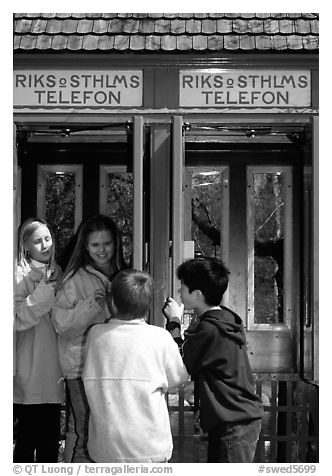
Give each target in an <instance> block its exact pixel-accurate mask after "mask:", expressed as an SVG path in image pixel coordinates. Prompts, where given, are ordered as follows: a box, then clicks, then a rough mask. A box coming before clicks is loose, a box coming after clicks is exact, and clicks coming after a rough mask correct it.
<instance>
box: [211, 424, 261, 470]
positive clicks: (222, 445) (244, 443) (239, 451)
mask: <svg viewBox="0 0 332 476" xmlns="http://www.w3.org/2000/svg"><path fill="white" fill-rule="evenodd" d="M260 430H261V419H258V420H251V421H247V422H241V423H237V424H234V423H225V424H224V425H222V427H218V428H217V429H215V430H212V431H209V432H208V460H207V462H208V463H252V461H253V459H254V456H255V451H256V446H257V441H258V438H259V434H260Z"/></svg>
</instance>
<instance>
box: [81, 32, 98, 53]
mask: <svg viewBox="0 0 332 476" xmlns="http://www.w3.org/2000/svg"><path fill="white" fill-rule="evenodd" d="M97 47H98V37H97V36H94V35H86V36H84V37H83V44H82V48H83V49H84V50H87V51H92V50H95V49H97Z"/></svg>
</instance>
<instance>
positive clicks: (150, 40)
mask: <svg viewBox="0 0 332 476" xmlns="http://www.w3.org/2000/svg"><path fill="white" fill-rule="evenodd" d="M145 48H146V49H147V50H159V49H160V36H157V35H148V36H146V37H145Z"/></svg>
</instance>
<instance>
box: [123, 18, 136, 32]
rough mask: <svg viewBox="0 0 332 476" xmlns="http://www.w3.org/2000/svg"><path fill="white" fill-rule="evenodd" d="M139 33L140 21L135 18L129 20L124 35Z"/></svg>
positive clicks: (124, 28) (124, 27)
mask: <svg viewBox="0 0 332 476" xmlns="http://www.w3.org/2000/svg"><path fill="white" fill-rule="evenodd" d="M138 31H139V21H138V20H135V19H134V18H128V20H126V21H125V24H124V25H123V33H130V34H131V35H132V34H134V33H138Z"/></svg>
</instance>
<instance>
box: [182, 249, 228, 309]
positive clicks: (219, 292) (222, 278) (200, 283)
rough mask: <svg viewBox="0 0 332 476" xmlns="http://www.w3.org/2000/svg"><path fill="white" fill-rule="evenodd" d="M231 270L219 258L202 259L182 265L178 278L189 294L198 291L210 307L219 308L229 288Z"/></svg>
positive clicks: (192, 260)
mask: <svg viewBox="0 0 332 476" xmlns="http://www.w3.org/2000/svg"><path fill="white" fill-rule="evenodd" d="M228 275H229V270H228V268H227V267H226V266H225V264H224V263H223V261H221V259H219V258H211V257H206V258H205V257H204V258H203V257H200V258H193V259H190V260H187V261H185V262H184V263H182V264H181V265H180V266H179V267H178V269H177V276H178V278H179V280H180V281H182V282H183V284H184V285H185V286H187V287H188V290H189V292H190V293H191V292H192V291H194V290H196V289H198V290H200V291H201V293H202V294H203V296H204V298H205V302H206V304H208V305H209V306H219V304H220V303H221V300H222V297H223V295H224V293H225V291H226V289H227V287H228Z"/></svg>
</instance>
